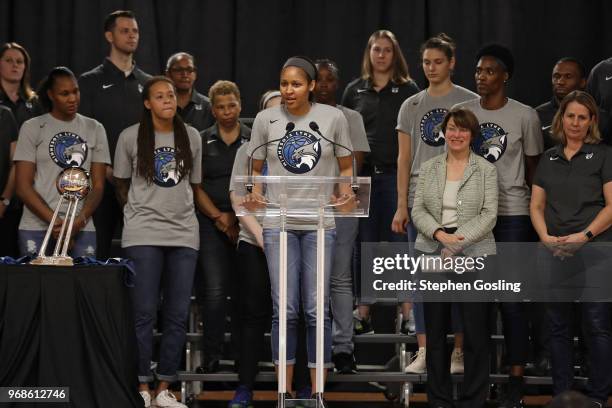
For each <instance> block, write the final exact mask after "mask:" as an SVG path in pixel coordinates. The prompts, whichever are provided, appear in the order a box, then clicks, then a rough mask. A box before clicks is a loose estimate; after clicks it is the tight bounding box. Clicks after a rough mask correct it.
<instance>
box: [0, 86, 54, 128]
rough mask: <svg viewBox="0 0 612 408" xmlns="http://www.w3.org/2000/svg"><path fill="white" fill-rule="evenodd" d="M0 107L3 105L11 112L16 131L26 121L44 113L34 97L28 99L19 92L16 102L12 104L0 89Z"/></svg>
mask: <svg viewBox="0 0 612 408" xmlns="http://www.w3.org/2000/svg"><path fill="white" fill-rule="evenodd" d="M0 105H4V106H6V107H7V108H9V109H10V110H11V112H12V113H13V117H14V118H15V122H16V123H17V128H18V129H19V128H21V125H23V122H25V121H26V120H28V119H32V118H33V117H35V116H39V115H42V114H43V113H44V110H43V108H42V106H41V105H40V103H39V102H38V98H37V97H34V98H30V99H28V98H26V96H25V95H24V94H23V92H19V97H18V98H17V101H15V102H13V101H12V100H11V99H10V98H9V97H8V96H6V94H5V93H4V91H3V90H2V89H0Z"/></svg>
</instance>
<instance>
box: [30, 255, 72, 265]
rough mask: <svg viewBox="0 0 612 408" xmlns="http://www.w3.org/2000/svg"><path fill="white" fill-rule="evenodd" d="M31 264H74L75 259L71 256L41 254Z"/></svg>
mask: <svg viewBox="0 0 612 408" xmlns="http://www.w3.org/2000/svg"><path fill="white" fill-rule="evenodd" d="M30 265H50V266H73V265H74V261H73V260H72V258H71V257H69V256H39V257H38V258H36V259H33V260H32V261H30Z"/></svg>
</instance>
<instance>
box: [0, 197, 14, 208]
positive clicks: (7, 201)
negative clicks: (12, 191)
mask: <svg viewBox="0 0 612 408" xmlns="http://www.w3.org/2000/svg"><path fill="white" fill-rule="evenodd" d="M0 201H2V204H4V206H5V207H8V206H9V205H11V200H9V199H8V198H4V197H0Z"/></svg>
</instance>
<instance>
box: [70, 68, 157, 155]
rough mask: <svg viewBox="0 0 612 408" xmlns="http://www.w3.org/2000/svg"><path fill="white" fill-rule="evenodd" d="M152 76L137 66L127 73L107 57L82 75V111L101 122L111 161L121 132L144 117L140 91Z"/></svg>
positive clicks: (80, 84) (80, 111) (80, 79)
mask: <svg viewBox="0 0 612 408" xmlns="http://www.w3.org/2000/svg"><path fill="white" fill-rule="evenodd" d="M149 78H151V76H150V75H149V74H146V73H144V72H143V71H141V70H140V69H139V68H138V67H137V66H134V69H133V70H132V72H131V73H130V74H129V75H128V76H125V73H124V72H123V71H122V70H120V69H119V68H117V67H116V66H115V64H113V63H112V62H111V61H110V60H109V59H108V58H107V59H105V60H104V62H103V63H102V64H101V65H98V66H97V67H95V68H94V69H92V70H91V71H88V72H85V73H84V74H83V75H81V77H80V78H79V86H80V88H81V106H80V109H79V113H80V114H82V115H84V116H88V117H90V118H94V119H96V120H97V121H98V122H100V123H102V126H104V129H105V130H106V136H107V137H108V147H109V149H110V155H111V161H113V160H114V157H115V147H116V146H117V139H118V138H119V134H120V133H121V132H122V131H123V129H125V128H127V127H129V126H131V125H133V124H135V123H137V122H139V121H140V119H141V117H142V112H143V109H144V108H143V102H142V96H141V92H142V89H143V86H144V84H145V82H147V80H148V79H149Z"/></svg>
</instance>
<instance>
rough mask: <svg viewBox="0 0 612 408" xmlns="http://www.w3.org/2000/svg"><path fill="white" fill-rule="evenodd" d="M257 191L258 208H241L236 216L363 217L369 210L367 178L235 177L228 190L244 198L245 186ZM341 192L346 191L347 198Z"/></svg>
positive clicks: (368, 182) (368, 184)
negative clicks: (258, 195) (283, 214)
mask: <svg viewBox="0 0 612 408" xmlns="http://www.w3.org/2000/svg"><path fill="white" fill-rule="evenodd" d="M249 184H252V185H254V188H253V191H254V192H255V191H261V192H262V194H261V196H260V198H259V202H260V203H261V206H260V207H258V208H257V209H251V210H248V209H246V208H245V207H244V206H242V205H241V206H240V207H239V208H238V209H237V212H236V215H238V216H242V215H247V214H250V215H255V216H267V217H279V216H280V215H281V210H284V211H286V213H285V214H286V215H287V216H291V217H313V216H314V217H316V216H319V215H320V211H323V216H324V217H367V216H368V214H369V208H370V178H369V177H314V176H256V177H248V176H237V177H235V178H234V179H232V191H233V192H234V194H235V195H236V196H238V197H244V196H245V195H246V194H247V193H248V191H247V187H246V186H247V185H249ZM341 191H350V192H351V194H350V195H349V196H346V195H344V196H343V195H342V194H341V193H340V192H341Z"/></svg>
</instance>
